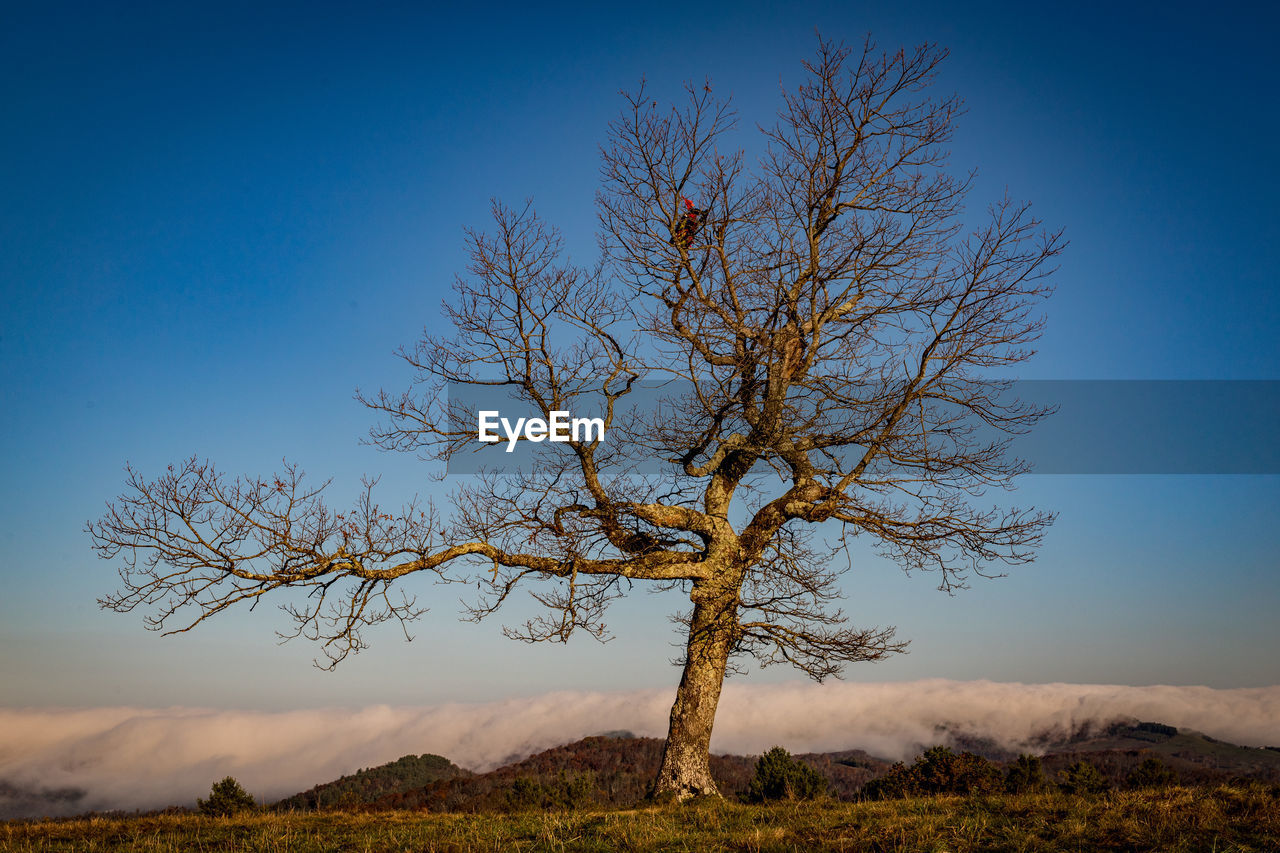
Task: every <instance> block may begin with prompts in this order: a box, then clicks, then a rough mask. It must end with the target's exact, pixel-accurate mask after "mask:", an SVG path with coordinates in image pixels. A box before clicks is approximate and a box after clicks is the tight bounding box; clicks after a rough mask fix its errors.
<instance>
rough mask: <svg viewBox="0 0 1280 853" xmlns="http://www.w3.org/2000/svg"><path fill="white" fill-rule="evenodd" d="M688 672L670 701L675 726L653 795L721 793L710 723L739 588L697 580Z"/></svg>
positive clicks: (731, 641) (730, 643)
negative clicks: (704, 584)
mask: <svg viewBox="0 0 1280 853" xmlns="http://www.w3.org/2000/svg"><path fill="white" fill-rule="evenodd" d="M691 598H692V599H693V617H692V619H691V620H690V625H689V643H688V646H687V648H686V651H685V663H684V674H683V675H682V676H681V678H680V687H679V688H678V689H677V690H676V701H675V704H674V705H672V707H671V726H670V728H669V729H668V731H667V743H666V746H665V747H664V748H663V751H662V764H661V766H660V768H659V770H658V778H657V779H656V780H655V781H654V786H653V796H654V797H655V798H663V797H668V796H674V797H675V799H677V800H685V799H688V798H689V797H697V796H719V794H720V792H719V791H718V790H717V789H716V783H715V780H714V779H712V778H711V765H710V759H711V751H710V750H711V727H712V725H714V723H715V718H716V706H717V705H719V703H720V688H721V686H722V685H723V684H724V674H725V667H726V665H727V664H728V662H729V653H730V652H731V651H732V649H733V644H734V641H735V639H736V637H737V630H738V589H737V587H736V586H734V587H731V588H728V589H725V588H720V589H706V588H704V587H700V586H698V585H695V586H694V590H693V594H692V596H691Z"/></svg>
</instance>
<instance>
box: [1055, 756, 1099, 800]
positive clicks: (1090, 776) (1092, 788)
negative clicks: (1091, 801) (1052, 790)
mask: <svg viewBox="0 0 1280 853" xmlns="http://www.w3.org/2000/svg"><path fill="white" fill-rule="evenodd" d="M1060 787H1061V788H1062V790H1063V791H1066V792H1067V793H1068V794H1101V793H1102V792H1103V791H1105V790H1107V789H1108V788H1110V787H1111V783H1110V782H1108V781H1107V777H1105V776H1103V775H1102V771H1101V770H1099V769H1098V768H1096V767H1094V766H1093V765H1092V764H1090V763H1089V762H1087V761H1077V762H1076V763H1075V764H1072V765H1071V766H1070V767H1068V768H1067V769H1066V770H1064V771H1063V773H1062V783H1061V785H1060Z"/></svg>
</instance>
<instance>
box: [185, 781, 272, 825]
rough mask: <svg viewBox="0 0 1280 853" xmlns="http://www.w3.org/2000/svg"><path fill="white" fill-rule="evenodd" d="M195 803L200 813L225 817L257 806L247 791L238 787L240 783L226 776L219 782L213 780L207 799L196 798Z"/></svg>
mask: <svg viewBox="0 0 1280 853" xmlns="http://www.w3.org/2000/svg"><path fill="white" fill-rule="evenodd" d="M196 805H197V806H199V807H200V812H201V813H202V814H207V815H209V816H211V817H226V816H228V815H233V814H236V813H238V812H243V811H249V810H251V809H254V808H256V807H257V804H256V803H255V802H254V801H253V797H251V796H249V792H248V791H246V790H245V789H244V788H242V787H240V783H239V782H237V781H236V780H235V779H234V778H233V777H231V776H228V777H227V778H225V779H223V780H222V781H221V782H214V783H213V788H212V789H211V790H210V791H209V799H207V800H202V799H200V798H198V797H197V798H196Z"/></svg>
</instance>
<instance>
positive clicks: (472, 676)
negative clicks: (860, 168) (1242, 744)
mask: <svg viewBox="0 0 1280 853" xmlns="http://www.w3.org/2000/svg"><path fill="white" fill-rule="evenodd" d="M1275 17H1276V16H1275V13H1274V12H1265V11H1260V10H1259V9H1257V8H1254V7H1252V6H1250V5H1246V4H1242V5H1234V4H1229V3H1222V4H1214V5H1212V6H1205V5H1203V4H1200V5H1196V6H1190V5H1188V6H1178V5H1176V4H1164V5H1161V6H1160V7H1158V9H1157V7H1155V6H1152V7H1151V8H1150V9H1148V10H1145V11H1143V10H1139V9H1137V8H1133V9H1129V10H1116V9H1114V8H1112V7H1110V6H1108V5H1103V4H1098V5H1093V6H1088V5H1078V6H1075V7H1073V9H1072V10H1071V11H1054V10H1047V9H1045V8H1041V7H1040V6H1036V5H1033V4H1027V5H1022V4H1020V5H998V4H963V5H958V4H954V3H921V4H889V3H881V4H856V3H831V4H818V3H814V4H788V5H780V4H751V3H734V4H717V3H702V4H682V5H663V4H643V5H637V6H635V7H633V8H630V9H614V10H604V9H602V8H593V7H590V6H586V5H583V6H578V7H568V6H554V7H552V8H533V7H526V6H524V5H514V4H513V5H503V4H485V5H483V6H477V7H475V8H470V7H465V5H464V4H449V5H443V4H442V5H440V6H438V7H434V8H431V7H426V6H422V5H416V4H415V5H406V6H405V7H403V8H401V7H396V6H390V5H380V6H378V7H376V8H372V7H370V8H360V9H359V10H357V9H356V8H355V7H339V6H336V5H335V6H332V7H329V6H325V5H323V4H308V5H305V6H304V5H296V6H288V5H274V6H273V7H272V8H271V9H268V10H263V9H261V8H259V7H258V5H257V4H247V3H246V4H236V3H227V4H217V5H216V6H209V7H206V8H204V9H202V10H192V9H185V10H183V9H178V8H177V7H176V6H170V5H166V4H157V5H155V6H152V7H143V6H129V5H127V4H123V5H119V6H116V7H115V8H113V9H106V8H105V7H101V6H99V5H96V4H94V5H90V4H83V5H76V4H39V5H31V6H28V7H26V8H22V9H11V10H9V11H7V12H6V16H5V18H6V24H5V26H4V27H3V32H0V93H2V94H0V99H2V103H3V108H4V113H5V117H6V120H5V126H6V129H5V132H4V134H2V135H0V193H2V196H0V198H3V205H2V206H0V286H2V287H3V296H4V311H3V314H2V315H0V365H2V366H3V367H2V373H0V387H2V389H3V400H4V404H5V405H4V411H5V416H4V418H3V421H2V424H0V431H2V432H0V435H3V447H4V454H3V461H2V462H0V465H2V466H3V467H2V468H0V472H2V476H3V482H4V483H5V484H6V488H5V489H4V492H3V495H2V496H0V546H2V548H3V553H4V554H5V559H4V560H3V563H2V564H0V575H2V577H0V581H2V584H3V590H4V592H3V595H0V643H2V645H3V648H4V654H3V657H2V658H0V684H3V685H4V687H3V689H2V690H0V703H3V704H5V705H22V706H25V705H46V704H64V705H97V704H119V703H129V704H143V705H171V704H205V705H215V706H222V707H259V708H283V707H305V706H308V705H317V704H367V703H371V702H395V703H425V702H437V701H448V700H472V699H474V700H481V699H490V698H500V697H503V696H507V695H524V694H532V693H538V692H541V691H544V690H552V689H564V688H615V687H633V686H662V685H667V684H670V685H674V683H675V682H676V680H677V678H678V675H677V673H676V671H675V670H674V669H672V668H671V667H670V666H668V665H667V663H666V661H667V659H668V658H669V657H671V656H672V654H673V653H674V649H673V648H671V647H670V646H669V645H668V644H669V643H671V642H673V641H674V640H675V639H676V638H675V635H674V634H673V633H672V631H671V629H670V626H669V625H668V624H667V622H666V619H665V614H666V613H667V612H670V611H671V610H674V609H675V608H676V607H677V606H678V602H677V601H675V600H673V599H672V598H670V597H662V596H657V597H655V596H649V595H645V594H642V593H641V594H637V595H636V596H634V597H633V598H632V599H630V600H628V601H626V602H624V603H622V604H621V605H620V606H619V607H618V608H617V609H616V615H615V620H614V623H613V627H614V630H615V633H616V634H617V639H615V640H614V641H613V642H612V643H610V644H608V645H606V646H600V645H597V644H595V643H594V642H593V641H591V640H589V639H587V638H583V639H581V640H579V641H575V642H573V643H571V644H570V645H569V646H568V647H567V648H564V647H560V646H537V647H528V646H523V645H519V644H515V643H510V642H508V641H505V640H503V639H502V638H501V635H500V631H499V630H498V623H496V622H495V623H488V624H482V625H480V626H473V625H469V624H462V623H459V622H457V621H456V619H455V613H456V611H457V607H456V602H455V597H454V593H453V590H452V589H450V590H440V591H433V590H431V589H430V588H425V587H424V589H423V592H424V593H425V594H428V595H430V594H433V593H434V594H437V595H438V598H439V604H438V605H437V606H436V607H435V608H434V609H433V612H432V613H430V614H429V615H428V616H427V617H426V619H425V620H424V621H423V623H422V624H421V626H420V630H419V631H418V632H417V633H418V638H417V639H416V640H415V641H414V642H413V643H411V644H405V643H404V642H403V641H402V640H401V639H400V638H399V637H398V635H397V634H396V633H395V631H393V630H386V631H382V632H379V633H377V634H375V635H374V637H373V639H374V647H373V649H372V650H370V651H369V652H367V653H365V654H363V655H361V656H360V657H359V658H357V659H355V660H353V661H350V662H348V663H346V664H344V665H343V667H342V668H340V670H339V671H338V672H337V673H335V674H327V673H320V672H318V671H316V670H313V669H312V668H310V666H309V662H310V660H311V657H312V655H313V654H314V653H315V649H313V648H311V647H309V646H307V645H305V644H304V643H299V642H295V643H292V644H288V645H285V646H277V645H275V644H274V643H273V640H274V637H273V634H272V631H273V630H274V629H275V628H281V627H284V622H283V618H282V617H281V616H280V615H279V614H277V613H275V612H274V611H273V610H272V609H271V608H260V609H259V611H258V612H255V613H253V614H232V615H229V616H227V617H225V618H222V619H219V620H217V621H216V622H214V623H210V624H209V625H206V626H204V627H203V628H202V629H200V630H199V631H196V632H194V633H192V634H190V635H186V636H183V637H180V638H171V639H161V638H159V637H156V636H154V635H151V634H149V633H147V632H145V631H144V630H143V629H142V627H141V624H140V622H139V620H138V619H137V618H134V617H129V616H119V615H115V614H106V613H101V612H99V611H98V610H97V608H96V605H95V599H96V598H97V597H98V596H99V595H102V594H104V593H106V592H108V591H110V590H112V589H113V588H114V584H115V576H114V572H113V569H112V567H110V566H109V565H107V564H105V563H100V562H99V561H97V560H96V558H94V556H93V555H92V554H91V552H90V551H89V547H88V546H89V542H88V538H87V536H86V535H85V534H84V532H83V526H84V523H85V521H86V520H88V519H89V518H93V517H96V516H97V515H98V514H99V513H100V512H101V509H102V507H103V504H104V502H106V501H107V500H109V499H111V498H112V497H113V496H115V495H116V494H117V493H118V492H119V491H120V488H121V485H122V481H123V474H122V468H123V465H124V463H125V462H126V460H127V461H129V462H131V463H132V464H133V465H134V466H136V467H138V468H139V469H141V470H142V471H144V472H148V471H151V472H154V471H157V470H159V469H161V468H162V467H163V466H164V465H165V464H167V463H168V462H170V461H174V460H177V459H180V458H183V457H185V456H188V455H190V454H192V453H195V454H199V455H201V456H207V457H209V458H212V459H214V460H217V461H218V463H219V464H220V466H221V467H223V468H225V469H228V470H230V471H233V472H263V471H268V470H271V469H272V468H273V467H274V466H276V465H278V463H279V460H280V459H281V458H282V457H285V456H287V457H288V458H289V459H290V460H292V461H296V462H298V463H300V464H301V465H302V467H303V468H305V469H306V470H307V471H309V472H311V473H312V474H313V475H315V476H320V477H328V476H333V477H334V478H335V482H334V489H335V492H336V493H337V494H338V495H344V494H346V495H349V494H351V493H353V492H354V490H355V489H356V488H357V487H358V479H359V476H360V474H361V473H362V472H372V473H380V474H382V476H383V487H384V489H385V490H386V495H387V500H388V501H389V502H393V503H394V502H396V499H397V498H401V497H407V496H408V495H410V494H412V493H413V492H415V491H423V492H424V493H433V490H436V489H438V488H439V487H438V486H436V485H433V484H431V483H429V482H428V481H427V480H426V479H425V477H424V474H425V473H426V472H425V471H424V470H423V469H422V468H420V467H418V465H417V463H415V462H414V461H413V460H412V459H409V458H402V457H393V456H387V455H385V454H381V453H378V452H376V451H374V450H372V449H370V448H367V447H362V446H360V444H359V438H360V436H361V435H363V434H364V432H365V430H366V429H367V428H368V426H369V424H370V423H371V421H372V418H371V414H370V413H368V412H366V411H364V410H362V409H361V407H360V406H359V405H358V404H357V403H355V402H354V401H353V399H352V392H353V391H354V389H355V388H356V387H357V386H359V387H362V388H376V387H378V386H385V387H388V388H392V389H394V388H398V387H400V386H401V385H403V384H404V382H405V380H406V379H407V376H406V374H405V372H404V370H403V369H402V365H401V364H400V363H399V362H398V361H397V360H396V359H394V358H393V357H392V355H391V353H392V351H393V350H394V349H395V348H396V347H397V346H399V345H401V344H408V343H411V342H412V341H413V340H415V338H416V337H417V336H418V335H419V334H420V333H421V331H422V329H423V327H424V326H425V327H427V328H431V329H439V328H440V323H441V320H440V316H439V307H438V306H439V302H440V300H441V298H442V297H444V296H445V295H447V293H448V288H449V283H450V281H451V278H452V275H453V274H454V272H455V271H458V270H460V269H461V267H462V265H463V262H464V257H463V254H462V241H461V239H460V238H461V233H462V228H463V227H464V226H467V225H483V224H484V222H485V219H486V216H487V209H488V205H489V199H490V198H491V197H494V196H498V197H501V198H503V199H505V200H508V201H511V202H518V201H521V200H523V199H525V198H527V197H532V198H533V199H534V201H535V203H536V205H537V207H538V209H539V210H540V212H541V213H542V214H543V215H544V216H545V217H546V218H547V219H549V220H551V221H552V222H554V223H555V224H557V225H559V226H560V227H561V228H562V229H563V230H564V232H565V236H566V239H567V241H568V245H569V246H570V248H571V250H572V251H573V252H574V254H575V256H576V257H578V258H579V259H581V260H584V261H586V260H589V259H590V258H591V255H592V252H593V247H594V237H593V230H592V229H593V227H594V211H593V208H592V198H593V193H594V191H595V188H596V181H597V168H598V158H597V152H598V146H599V145H600V143H601V142H602V141H603V139H604V135H605V127H606V124H607V122H608V121H609V120H610V119H611V118H612V117H613V116H614V115H616V114H617V112H618V110H619V109H620V107H621V101H620V98H619V97H618V95H617V93H618V91H619V90H620V89H624V88H632V87H634V86H635V85H636V84H637V83H638V81H639V80H640V79H641V78H642V77H644V78H647V80H648V81H649V85H650V86H651V88H652V89H653V91H654V92H656V93H660V94H662V95H666V96H672V97H674V96H676V95H677V94H678V91H677V90H678V87H679V84H680V83H681V82H682V81H684V80H686V79H695V80H698V81H701V80H702V79H703V78H705V77H710V78H711V80H712V82H713V85H714V86H715V88H716V90H717V91H718V92H722V93H731V94H732V96H733V98H734V101H735V103H736V105H737V108H738V111H739V113H740V115H741V117H742V121H743V124H744V126H745V127H747V128H751V127H752V126H753V125H754V124H755V123H757V122H759V123H769V122H771V120H772V118H773V114H774V111H775V110H776V107H777V103H778V99H777V93H778V86H779V84H780V83H782V84H784V85H785V84H793V83H794V82H795V81H797V80H798V78H799V70H800V62H801V60H802V59H804V58H806V57H807V56H809V55H810V54H811V53H812V50H813V48H814V45H815V36H814V31H815V28H816V29H818V30H820V31H821V32H822V33H823V35H825V36H827V37H829V38H836V39H843V40H847V41H850V42H853V43H857V42H860V41H861V39H862V38H863V36H864V35H865V34H866V33H867V32H872V33H873V34H874V35H875V37H876V39H877V41H878V42H879V43H880V44H881V46H883V47H885V48H896V47H897V46H899V45H904V44H906V45H913V44H916V43H919V42H921V41H936V42H939V43H941V44H942V45H944V46H946V47H948V48H949V49H950V50H951V58H950V59H949V60H948V62H947V64H946V66H945V68H944V72H943V76H942V79H941V81H940V83H939V86H940V87H941V88H942V89H944V90H948V91H952V90H953V91H956V92H958V93H959V94H961V95H962V96H963V97H964V98H965V101H966V104H967V108H968V112H967V114H966V115H965V116H964V118H963V120H962V122H961V124H960V128H959V131H958V134H957V138H956V142H955V145H954V148H953V151H954V156H953V162H954V164H955V165H956V166H957V167H958V168H968V167H970V166H973V167H977V168H978V169H979V170H980V172H979V179H978V181H977V184H976V186H975V190H974V194H973V196H972V203H973V204H976V205H980V204H982V203H983V202H984V201H985V200H987V199H994V198H997V197H998V196H999V195H1000V194H1002V193H1003V192H1004V191H1005V188H1006V187H1007V188H1008V190H1009V192H1010V193H1011V194H1012V195H1013V196H1014V197H1017V198H1026V199H1030V200H1031V201H1033V203H1034V204H1035V210H1036V211H1037V213H1038V214H1039V215H1040V216H1041V217H1042V218H1043V219H1044V220H1045V221H1046V223H1047V224H1049V225H1050V226H1052V227H1062V228H1064V229H1065V232H1066V236H1067V238H1068V239H1069V240H1070V243H1071V245H1070V248H1069V249H1068V250H1067V252H1066V253H1065V255H1064V256H1063V259H1062V266H1061V269H1060V271H1059V273H1058V274H1057V276H1056V278H1055V283H1056V285H1057V287H1058V291H1057V294H1056V295H1055V296H1054V297H1053V299H1052V300H1051V301H1050V302H1049V303H1048V315H1049V326H1048V330H1047V332H1046V335H1045V337H1044V339H1043V341H1042V346H1041V348H1040V349H1041V352H1040V355H1039V356H1038V357H1037V358H1036V360H1035V361H1033V362H1031V363H1030V364H1029V365H1027V366H1026V368H1025V370H1024V371H1023V372H1022V375H1023V376H1026V377H1033V378H1060V379H1083V378H1142V379H1147V378H1188V379H1227V378H1230V379H1275V378H1280V370H1278V369H1277V368H1278V366H1280V344H1278V343H1277V341H1278V340H1280V336H1277V334H1276V331H1275V330H1276V327H1277V323H1278V322H1280V296H1278V295H1277V288H1276V270H1277V269H1280V248H1278V247H1280V234H1278V233H1277V221H1278V218H1277V216H1276V213H1275V209H1274V199H1275V197H1276V190H1277V189H1278V188H1280V175H1278V174H1277V170H1278V169H1280V165H1278V164H1277V160H1276V158H1275V156H1274V147H1275V139H1277V138H1278V137H1280V118H1278V117H1277V113H1276V111H1275V110H1274V109H1273V108H1272V106H1271V105H1272V102H1273V101H1274V99H1275V98H1274V92H1275V88H1276V84H1277V82H1278V81H1277V77H1278V76H1280V75H1278V74H1277V70H1278V65H1277V62H1276V60H1275V58H1274V49H1273V45H1272V43H1271V42H1272V38H1273V35H1274V33H1275V32H1276V29H1277V23H1280V22H1278V21H1277V20H1276V19H1275ZM1023 496H1025V499H1026V500H1027V501H1034V502H1035V503H1037V504H1040V505H1043V506H1045V507H1047V508H1050V509H1054V510H1057V511H1058V512H1059V513H1060V520H1059V522H1058V524H1057V525H1056V526H1055V527H1054V528H1053V529H1052V531H1051V532H1050V534H1049V536H1048V539H1047V541H1046V544H1045V547H1044V549H1043V552H1042V555H1041V558H1040V560H1039V561H1038V562H1037V563H1035V564H1034V565H1032V566H1030V567H1028V568H1024V569H1019V570H1018V571H1017V572H1016V574H1015V575H1013V576H1011V577H1009V578H1005V579H1001V580H997V581H991V582H979V583H977V584H975V586H974V588H973V589H971V590H969V591H966V592H963V593H961V594H959V595H958V596H956V597H954V598H952V597H948V596H946V595H944V594H942V593H939V592H937V591H935V590H934V582H932V581H931V579H930V578H929V577H927V576H925V577H913V578H908V577H905V576H903V574H902V573H901V572H900V571H899V570H898V569H897V568H895V567H894V566H892V565H890V564H887V563H884V562H881V561H878V560H876V559H875V558H873V557H871V556H870V555H869V554H858V555H855V557H856V559H855V568H854V571H853V572H852V573H851V574H850V576H849V579H848V583H847V588H848V591H849V594H850V600H849V604H848V608H847V609H848V610H849V611H850V612H851V613H853V614H854V615H855V617H856V619H857V621H859V622H862V623H869V624H896V625H897V626H898V627H899V630H900V632H901V635H902V636H903V637H905V638H908V639H911V640H913V645H912V652H911V654H909V655H907V656H903V657H901V658H898V659H895V660H893V661H890V662H886V663H884V664H879V665H875V666H864V667H862V668H855V669H853V670H851V671H850V673H849V677H850V678H853V679H875V680H897V679H909V678H920V677H932V676H943V677H950V678H960V679H965V678H984V677H985V678H993V679H999V680H1020V681H1031V682H1036V681H1054V680H1061V681H1076V682H1115V683H1126V684H1150V683H1172V684H1209V685H1211V686H1219V687H1233V686H1251V685H1264V684H1276V683H1280V664H1277V663H1276V660H1275V656H1274V649H1275V648H1277V647H1278V646H1280V623H1278V622H1277V620H1275V619H1274V618H1273V614H1274V613H1276V612H1280V584H1277V583H1276V569H1277V565H1276V562H1277V558H1276V554H1277V553H1280V534H1277V532H1276V530H1277V527H1278V526H1277V525H1275V524H1274V519H1275V517H1276V513H1277V510H1278V509H1280V482H1278V481H1277V478H1276V477H1274V476H1271V477H1266V476H1237V477H1209V476H1199V477H1177V476H1140V477H1138V476H1135V477H1103V476H1090V477H1086V476H1040V477H1031V478H1027V479H1026V482H1025V483H1024V486H1023V489H1022V494H1021V495H1020V499H1021V498H1022V497H1023ZM518 613H519V610H518V608H517V609H516V610H513V611H512V613H511V617H510V618H512V619H513V620H514V619H515V618H516V617H517V616H518ZM748 677H749V678H751V679H754V680H763V681H769V680H777V679H780V678H791V677H795V676H793V674H792V673H789V672H783V671H781V670H767V671H765V672H764V673H757V674H752V675H750V676H748Z"/></svg>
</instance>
